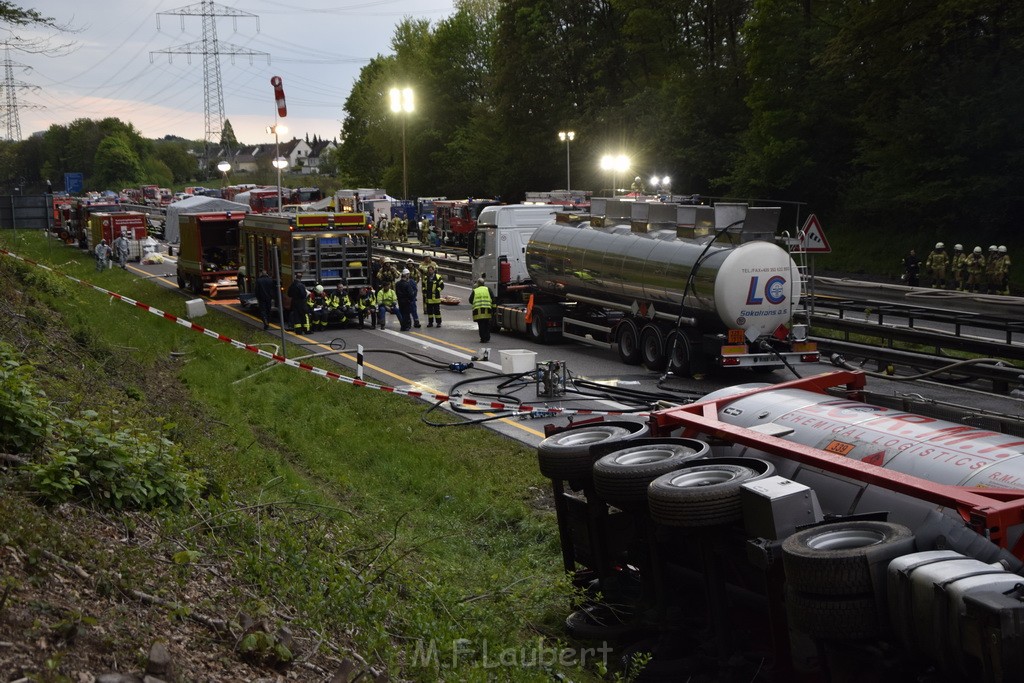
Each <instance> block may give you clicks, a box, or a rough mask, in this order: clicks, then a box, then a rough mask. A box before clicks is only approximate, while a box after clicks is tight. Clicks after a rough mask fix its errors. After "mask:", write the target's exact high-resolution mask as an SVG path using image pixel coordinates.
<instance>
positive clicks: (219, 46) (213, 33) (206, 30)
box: [149, 0, 270, 169]
mask: <svg viewBox="0 0 1024 683" xmlns="http://www.w3.org/2000/svg"><path fill="white" fill-rule="evenodd" d="M161 14H167V15H171V16H180V17H181V29H182V30H183V31H184V30H185V17H202V19H203V38H202V40H196V41H192V42H191V43H185V44H184V45H175V46H174V47H169V48H167V49H165V50H155V51H153V52H150V53H149V61H150V62H152V61H153V55H155V54H165V55H167V61H168V62H170V61H171V60H172V59H173V55H188V56H189V57H191V56H192V55H196V54H199V55H202V56H203V88H204V92H203V105H204V108H205V110H206V133H205V135H206V137H205V138H204V143H205V144H204V146H203V167H204V169H205V168H206V167H208V166H209V163H210V145H211V144H217V143H219V142H220V134H221V127H222V126H223V125H224V86H223V84H222V83H221V80H220V56H221V55H222V54H223V55H228V56H229V57H230V58H231V63H232V64H234V62H235V57H236V56H238V55H244V56H246V57H248V58H249V63H250V64H252V63H253V57H266V58H267V64H270V53H268V52H261V51H259V50H249V49H246V48H244V47H239V46H238V45H232V44H231V43H222V42H218V40H217V19H216V18H217V17H232V19H233V20H234V22H235V28H236V29H237V24H238V18H239V17H243V18H250V17H251V18H254V19H256V30H257V31H259V17H258V16H257V15H255V14H252V13H251V12H243V11H242V10H237V9H234V8H233V7H225V6H224V5H218V4H217V3H216V2H213V0H202V1H201V2H197V3H195V4H192V5H186V6H185V7H179V8H178V9H173V10H170V11H167V12H159V13H158V14H157V15H156V22H157V28H158V29H159V28H160V15H161ZM188 61H189V63H190V64H191V63H192V60H191V59H189V60H188Z"/></svg>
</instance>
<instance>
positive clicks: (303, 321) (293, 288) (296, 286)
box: [287, 273, 312, 334]
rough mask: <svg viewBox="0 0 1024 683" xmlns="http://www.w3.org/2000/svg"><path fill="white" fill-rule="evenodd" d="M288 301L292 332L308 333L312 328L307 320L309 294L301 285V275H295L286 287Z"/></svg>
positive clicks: (304, 286)
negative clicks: (290, 308) (290, 309)
mask: <svg viewBox="0 0 1024 683" xmlns="http://www.w3.org/2000/svg"><path fill="white" fill-rule="evenodd" d="M287 294H288V299H289V300H290V301H291V306H292V314H291V322H292V332H306V333H307V334H308V333H309V332H310V329H311V327H312V325H311V321H310V319H309V304H308V301H307V299H308V297H309V293H308V292H307V290H306V285H304V284H303V283H302V273H296V274H295V278H294V279H293V280H292V283H291V284H290V285H288V291H287Z"/></svg>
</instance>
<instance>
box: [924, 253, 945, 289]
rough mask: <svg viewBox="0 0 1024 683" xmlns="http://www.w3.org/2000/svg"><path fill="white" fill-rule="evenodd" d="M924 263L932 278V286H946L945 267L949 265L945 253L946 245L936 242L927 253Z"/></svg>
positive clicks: (942, 287) (941, 287) (943, 287)
mask: <svg viewBox="0 0 1024 683" xmlns="http://www.w3.org/2000/svg"><path fill="white" fill-rule="evenodd" d="M924 265H925V267H926V268H928V272H929V275H930V276H931V280H932V287H938V288H940V289H945V288H946V268H947V267H948V266H949V255H948V254H946V245H945V244H943V243H942V242H936V243H935V248H934V249H932V251H931V253H930V254H928V258H926V259H925V262H924Z"/></svg>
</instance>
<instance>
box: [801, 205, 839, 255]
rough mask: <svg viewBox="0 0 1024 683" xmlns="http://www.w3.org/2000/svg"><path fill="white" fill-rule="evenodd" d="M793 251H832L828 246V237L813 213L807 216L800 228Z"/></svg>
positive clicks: (817, 252) (819, 252) (818, 252)
mask: <svg viewBox="0 0 1024 683" xmlns="http://www.w3.org/2000/svg"><path fill="white" fill-rule="evenodd" d="M793 251H797V252H810V253H815V254H831V253H832V247H831V246H829V243H828V239H826V238H825V231H824V230H822V229H821V223H819V222H818V217H817V216H815V215H814V214H813V213H812V214H811V215H810V216H808V217H807V220H806V221H805V222H804V227H803V228H801V229H800V240H799V242H798V244H797V247H796V249H794V250H793Z"/></svg>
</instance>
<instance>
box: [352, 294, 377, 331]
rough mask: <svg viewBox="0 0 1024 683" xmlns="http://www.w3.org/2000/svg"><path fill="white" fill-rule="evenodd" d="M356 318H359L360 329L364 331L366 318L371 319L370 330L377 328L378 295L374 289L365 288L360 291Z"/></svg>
mask: <svg viewBox="0 0 1024 683" xmlns="http://www.w3.org/2000/svg"><path fill="white" fill-rule="evenodd" d="M356 316H357V317H358V318H359V329H363V323H364V322H365V320H366V317H367V316H369V317H370V329H373V328H374V327H376V326H377V295H376V293H375V292H374V291H373V288H372V287H363V288H362V289H361V290H359V297H358V298H357V299H356Z"/></svg>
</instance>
